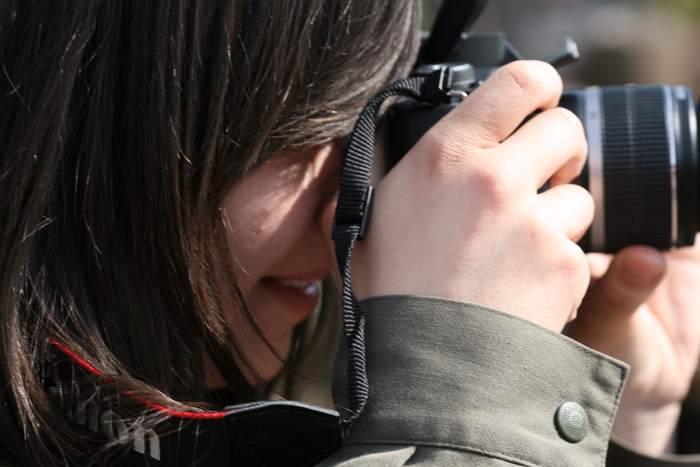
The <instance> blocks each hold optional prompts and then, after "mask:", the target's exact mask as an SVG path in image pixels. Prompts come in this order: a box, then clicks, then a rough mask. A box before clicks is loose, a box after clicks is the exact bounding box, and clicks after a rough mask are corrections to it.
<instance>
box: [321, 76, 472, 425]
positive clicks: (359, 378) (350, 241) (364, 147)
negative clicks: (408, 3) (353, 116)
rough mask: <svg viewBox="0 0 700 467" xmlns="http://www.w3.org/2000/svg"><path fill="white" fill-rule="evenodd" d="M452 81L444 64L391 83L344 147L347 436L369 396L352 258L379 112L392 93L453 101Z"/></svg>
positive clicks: (364, 217)
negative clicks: (427, 73) (423, 74)
mask: <svg viewBox="0 0 700 467" xmlns="http://www.w3.org/2000/svg"><path fill="white" fill-rule="evenodd" d="M451 85H452V70H451V69H450V68H447V67H443V68H439V69H437V70H436V71H434V72H432V73H431V74H429V75H428V76H424V77H411V78H406V79H403V80H401V81H397V82H395V83H393V84H390V85H389V86H387V87H386V88H384V89H383V90H382V91H380V92H379V93H378V94H376V95H375V96H374V97H373V98H372V99H371V100H370V101H369V102H368V103H367V105H366V106H365V107H364V109H363V110H362V112H361V113H360V117H359V118H358V120H357V122H356V123H355V127H354V129H353V131H352V133H351V134H350V136H349V137H348V140H347V143H346V146H345V151H344V156H343V157H344V160H343V167H342V172H341V176H340V192H339V195H338V207H337V209H336V212H335V220H334V225H333V240H334V241H335V253H336V258H337V260H338V267H339V268H340V274H341V279H342V304H343V305H342V306H343V327H344V330H345V339H346V342H347V347H348V397H349V401H348V402H349V407H348V409H349V415H348V416H347V418H344V419H342V420H341V428H342V432H343V436H347V435H348V433H349V432H350V429H351V428H352V425H353V423H354V422H355V420H357V418H358V417H359V415H360V413H361V412H362V409H363V408H364V407H365V404H366V403H367V397H368V395H369V383H368V381H367V371H366V362H365V340H364V325H365V322H364V316H363V314H362V309H361V308H360V304H359V302H358V301H357V298H356V297H355V294H354V293H353V292H352V285H351V281H350V259H351V256H352V249H353V247H354V246H355V242H356V241H357V240H362V239H363V238H364V236H365V233H366V231H367V227H368V225H369V218H370V215H371V210H372V187H371V186H370V185H369V179H370V172H371V168H372V156H373V154H374V136H375V132H376V122H377V118H378V115H379V111H380V108H381V106H382V104H383V103H384V101H385V100H386V99H388V98H389V97H393V96H404V97H410V98H413V99H416V100H418V101H420V102H422V103H423V104H424V105H427V106H434V105H437V104H442V103H446V102H449V100H450V98H451V93H450V87H451ZM460 95H461V93H460Z"/></svg>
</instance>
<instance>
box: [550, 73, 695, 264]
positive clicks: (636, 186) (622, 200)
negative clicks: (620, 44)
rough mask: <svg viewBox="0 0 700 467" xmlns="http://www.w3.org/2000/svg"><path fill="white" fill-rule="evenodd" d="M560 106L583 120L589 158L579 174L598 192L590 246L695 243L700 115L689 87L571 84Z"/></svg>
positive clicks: (585, 243)
mask: <svg viewBox="0 0 700 467" xmlns="http://www.w3.org/2000/svg"><path fill="white" fill-rule="evenodd" d="M560 105H561V106H562V107H565V108H567V109H569V110H571V111H572V112H574V113H575V114H576V115H577V116H578V117H579V118H580V119H581V121H582V122H583V126H584V129H585V132H586V139H587V140H588V151H589V152H588V160H587V163H586V167H585V168H584V171H583V173H582V174H581V176H580V177H579V178H578V179H577V180H576V181H575V183H578V184H580V185H581V186H583V187H584V188H586V189H587V190H589V192H590V193H591V195H592V196H593V199H594V202H595V217H594V220H593V223H592V225H591V228H590V230H589V232H588V233H587V234H586V236H585V237H584V239H582V241H581V242H580V244H581V246H582V248H583V249H584V250H586V251H599V252H609V253H612V252H616V251H618V250H619V249H621V248H623V247H625V246H627V245H633V244H645V245H651V246H654V247H656V248H659V249H662V250H668V249H670V248H674V247H681V246H686V245H692V244H693V242H694V238H695V233H696V232H697V231H698V228H697V227H698V214H699V213H698V187H697V185H698V163H697V117H696V108H695V103H694V101H693V95H692V92H691V91H690V89H688V88H686V87H680V86H667V85H659V86H633V85H628V86H603V87H592V88H587V89H575V90H569V91H566V92H565V93H564V95H563V96H562V99H561V102H560Z"/></svg>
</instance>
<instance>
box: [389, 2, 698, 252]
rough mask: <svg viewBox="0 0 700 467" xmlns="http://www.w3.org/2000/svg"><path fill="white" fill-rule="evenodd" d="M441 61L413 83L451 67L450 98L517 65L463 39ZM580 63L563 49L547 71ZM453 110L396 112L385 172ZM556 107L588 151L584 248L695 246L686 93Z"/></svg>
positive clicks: (489, 43) (586, 92) (577, 95)
mask: <svg viewBox="0 0 700 467" xmlns="http://www.w3.org/2000/svg"><path fill="white" fill-rule="evenodd" d="M482 7H483V6H482ZM434 33H435V31H433V34H434ZM444 57H446V60H445V61H444V62H441V63H419V64H418V65H417V66H416V67H415V69H414V75H419V76H423V75H428V74H430V73H431V72H433V71H434V70H435V69H437V68H439V67H449V68H451V69H452V71H453V83H452V90H457V91H464V92H465V93H466V94H469V93H471V92H472V91H473V90H474V89H476V87H478V86H479V85H480V84H481V83H482V82H483V81H484V80H486V79H487V78H488V77H489V76H490V75H491V74H493V73H494V71H495V70H497V69H498V68H499V67H500V66H503V65H505V64H506V63H509V62H511V61H514V60H521V59H522V58H523V57H522V56H521V55H520V54H519V53H518V52H517V51H516V50H515V49H514V48H513V46H512V45H511V44H510V43H509V42H508V41H507V40H506V38H505V35H504V34H503V33H502V32H496V33H489V34H478V35H471V34H467V33H464V32H462V33H461V34H459V37H458V39H457V41H456V44H455V45H454V47H453V48H452V49H451V52H450V53H449V54H446V55H444ZM577 58H578V51H577V50H576V46H575V44H574V43H573V41H571V40H567V45H566V47H565V48H564V49H562V50H560V51H557V52H555V53H553V54H552V55H550V56H548V57H546V58H545V59H544V61H547V62H549V63H551V64H552V65H554V66H557V67H558V66H561V65H564V64H566V63H569V62H571V61H574V60H576V59H577ZM459 102H460V100H459V99H454V100H453V102H450V103H448V104H443V105H437V106H424V105H421V104H418V103H416V102H413V101H401V102H398V103H397V104H396V105H395V106H394V107H393V108H392V109H391V111H390V114H389V119H388V124H387V135H386V136H387V141H388V145H387V147H388V148H389V149H388V154H387V163H388V165H389V167H391V166H393V165H394V164H395V163H396V162H398V160H399V159H400V158H401V157H402V156H403V155H404V154H405V153H406V152H408V150H410V148H411V147H413V145H414V144H415V143H416V142H417V141H418V139H420V137H421V136H422V135H423V134H424V133H425V132H426V131H428V129H429V128H430V127H432V126H433V125H434V124H435V123H436V122H437V121H438V120H440V119H441V118H442V117H443V116H445V115H446V114H447V113H448V112H449V111H450V110H452V109H453V108H454V107H455V106H457V105H458V104H459ZM559 105H560V106H561V107H565V108H567V109H569V110H570V111H572V112H573V113H574V114H575V115H576V116H578V117H579V119H580V120H581V122H582V123H583V126H584V130H585V132H586V139H587V141H588V146H589V154H588V159H587V162H586V166H585V168H584V170H583V172H582V173H581V175H580V176H579V177H578V178H577V179H576V180H575V181H574V183H577V184H579V185H581V186H583V187H584V188H586V189H587V190H588V191H589V192H590V193H591V195H592V196H593V199H594V202H595V217H594V220H593V223H592V225H591V228H590V229H589V231H588V232H587V234H586V235H585V236H584V238H583V239H582V240H581V241H580V242H579V244H580V245H581V247H582V248H583V249H584V250H585V251H598V252H606V253H614V252H616V251H618V250H619V249H621V248H623V247H625V246H628V245H633V244H645V245H651V246H654V247H656V248H658V249H661V250H669V249H672V248H678V247H683V246H688V245H692V244H693V243H694V239H695V234H696V233H697V232H698V219H700V211H699V209H700V203H699V202H698V195H699V191H700V190H698V183H699V182H700V176H699V174H698V161H697V158H698V142H697V105H696V103H695V102H694V100H693V95H692V92H691V90H690V89H688V88H686V87H681V86H668V85H654V86H652V85H646V86H635V85H625V86H602V87H591V88H586V89H572V90H567V91H565V92H564V93H563V95H562V98H561V101H560V103H559ZM543 189H546V187H543Z"/></svg>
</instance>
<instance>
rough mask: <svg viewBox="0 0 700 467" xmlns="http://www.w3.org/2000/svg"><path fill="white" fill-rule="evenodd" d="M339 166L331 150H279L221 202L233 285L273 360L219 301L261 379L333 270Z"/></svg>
mask: <svg viewBox="0 0 700 467" xmlns="http://www.w3.org/2000/svg"><path fill="white" fill-rule="evenodd" d="M340 161H341V157H340V152H339V150H338V145H332V144H329V145H326V146H323V147H320V148H315V149H312V150H303V151H302V150H285V151H280V152H278V153H276V154H275V155H273V156H272V158H270V159H269V160H268V161H266V162H265V163H263V164H261V165H259V166H258V167H256V168H255V169H253V170H252V171H251V172H250V173H249V174H248V175H247V176H246V177H245V178H244V179H243V180H241V181H240V183H238V184H237V185H236V187H234V189H233V190H232V191H231V192H230V193H229V194H228V195H227V197H226V199H225V200H224V203H223V209H224V219H225V220H226V223H227V228H228V242H229V249H230V251H231V255H232V259H233V263H234V267H235V269H236V274H237V279H238V283H239V285H240V288H241V291H242V293H243V297H244V299H245V300H246V303H247V304H248V306H249V309H250V313H251V316H252V318H253V320H254V322H255V324H256V325H257V327H258V328H259V329H260V331H261V332H262V334H263V336H264V337H265V338H266V339H267V341H268V343H269V344H270V346H271V347H272V348H273V349H274V351H275V352H276V353H277V355H278V356H275V355H274V354H273V353H272V352H271V351H270V350H269V349H268V348H267V346H266V345H265V344H264V343H263V342H262V341H261V339H260V338H259V337H258V336H257V334H256V333H255V331H254V330H253V329H252V328H251V326H250V324H249V323H248V322H247V321H246V319H245V318H244V317H243V316H242V315H241V313H240V311H237V310H236V309H235V307H234V306H233V305H232V303H231V302H230V300H229V301H228V303H227V302H226V300H225V301H224V311H225V313H226V318H227V320H228V322H229V324H230V325H231V328H232V330H233V334H234V337H235V338H236V339H237V342H239V343H240V344H241V346H242V348H243V351H244V353H245V356H246V358H247V360H248V362H249V363H251V364H252V365H253V368H254V369H255V370H256V372H257V373H258V375H259V377H260V378H262V379H263V380H267V379H269V378H271V377H272V376H274V375H275V374H276V373H277V372H278V371H279V369H280V367H281V365H282V360H283V359H285V358H286V357H287V354H288V352H289V347H290V343H291V340H292V332H293V330H294V328H295V326H296V325H297V324H299V323H300V322H301V321H302V320H304V319H305V318H306V317H307V316H309V314H311V312H313V310H314V309H315V307H316V305H317V303H318V301H319V287H320V283H321V281H322V280H323V279H325V278H326V277H328V276H329V275H330V273H331V271H333V270H334V268H335V254H334V250H333V242H332V240H331V225H332V222H333V214H334V210H335V202H336V196H337V188H338V174H339V169H340ZM254 382H255V381H254Z"/></svg>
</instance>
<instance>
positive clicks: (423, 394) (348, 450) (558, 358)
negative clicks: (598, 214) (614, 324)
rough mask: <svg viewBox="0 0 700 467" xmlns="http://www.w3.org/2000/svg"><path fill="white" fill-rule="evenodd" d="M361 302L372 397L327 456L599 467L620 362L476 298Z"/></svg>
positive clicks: (358, 461) (620, 378) (374, 461)
mask: <svg viewBox="0 0 700 467" xmlns="http://www.w3.org/2000/svg"><path fill="white" fill-rule="evenodd" d="M362 307H363V310H364V312H365V317H366V343H367V374H368V379H369V384H370V396H369V401H368V404H367V406H366V408H365V410H364V411H363V413H362V415H361V417H360V418H359V420H358V421H357V423H356V424H355V427H354V429H353V431H352V433H351V434H350V436H349V437H348V438H347V439H346V440H345V445H344V447H343V448H342V449H341V450H340V451H339V452H337V453H336V454H335V455H333V456H332V457H330V458H329V459H327V460H326V461H325V462H324V463H323V464H322V465H336V466H338V465H339V466H360V465H362V466H398V465H436V466H438V465H439V466H443V465H470V466H477V467H478V466H500V465H521V466H585V467H590V466H604V465H605V458H606V451H607V447H608V440H609V438H610V431H611V427H612V420H613V417H614V414H615V410H616V407H617V404H618V401H619V397H620V394H621V392H622V388H623V385H624V380H625V378H626V375H627V371H628V368H627V366H626V365H624V364H623V363H621V362H619V361H617V360H614V359H611V358H609V357H607V356H605V355H602V354H600V353H597V352H595V351H593V350H591V349H589V348H587V347H584V346H582V345H580V344H578V343H576V342H574V341H572V340H571V339H568V338H567V337H565V336H562V335H561V334H558V333H554V332H551V331H549V330H547V329H544V328H542V327H540V326H538V325H536V324H533V323H531V322H528V321H525V320H522V319H520V318H517V317H515V316H512V315H509V314H506V313H502V312H499V311H496V310H492V309H489V308H485V307H481V306H477V305H474V304H469V303H462V302H456V301H451V300H445V299H439V298H432V297H413V296H385V297H374V298H371V299H368V300H366V301H364V302H363V303H362ZM341 386H342V385H341ZM340 404H341V406H342V401H341V402H340Z"/></svg>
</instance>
